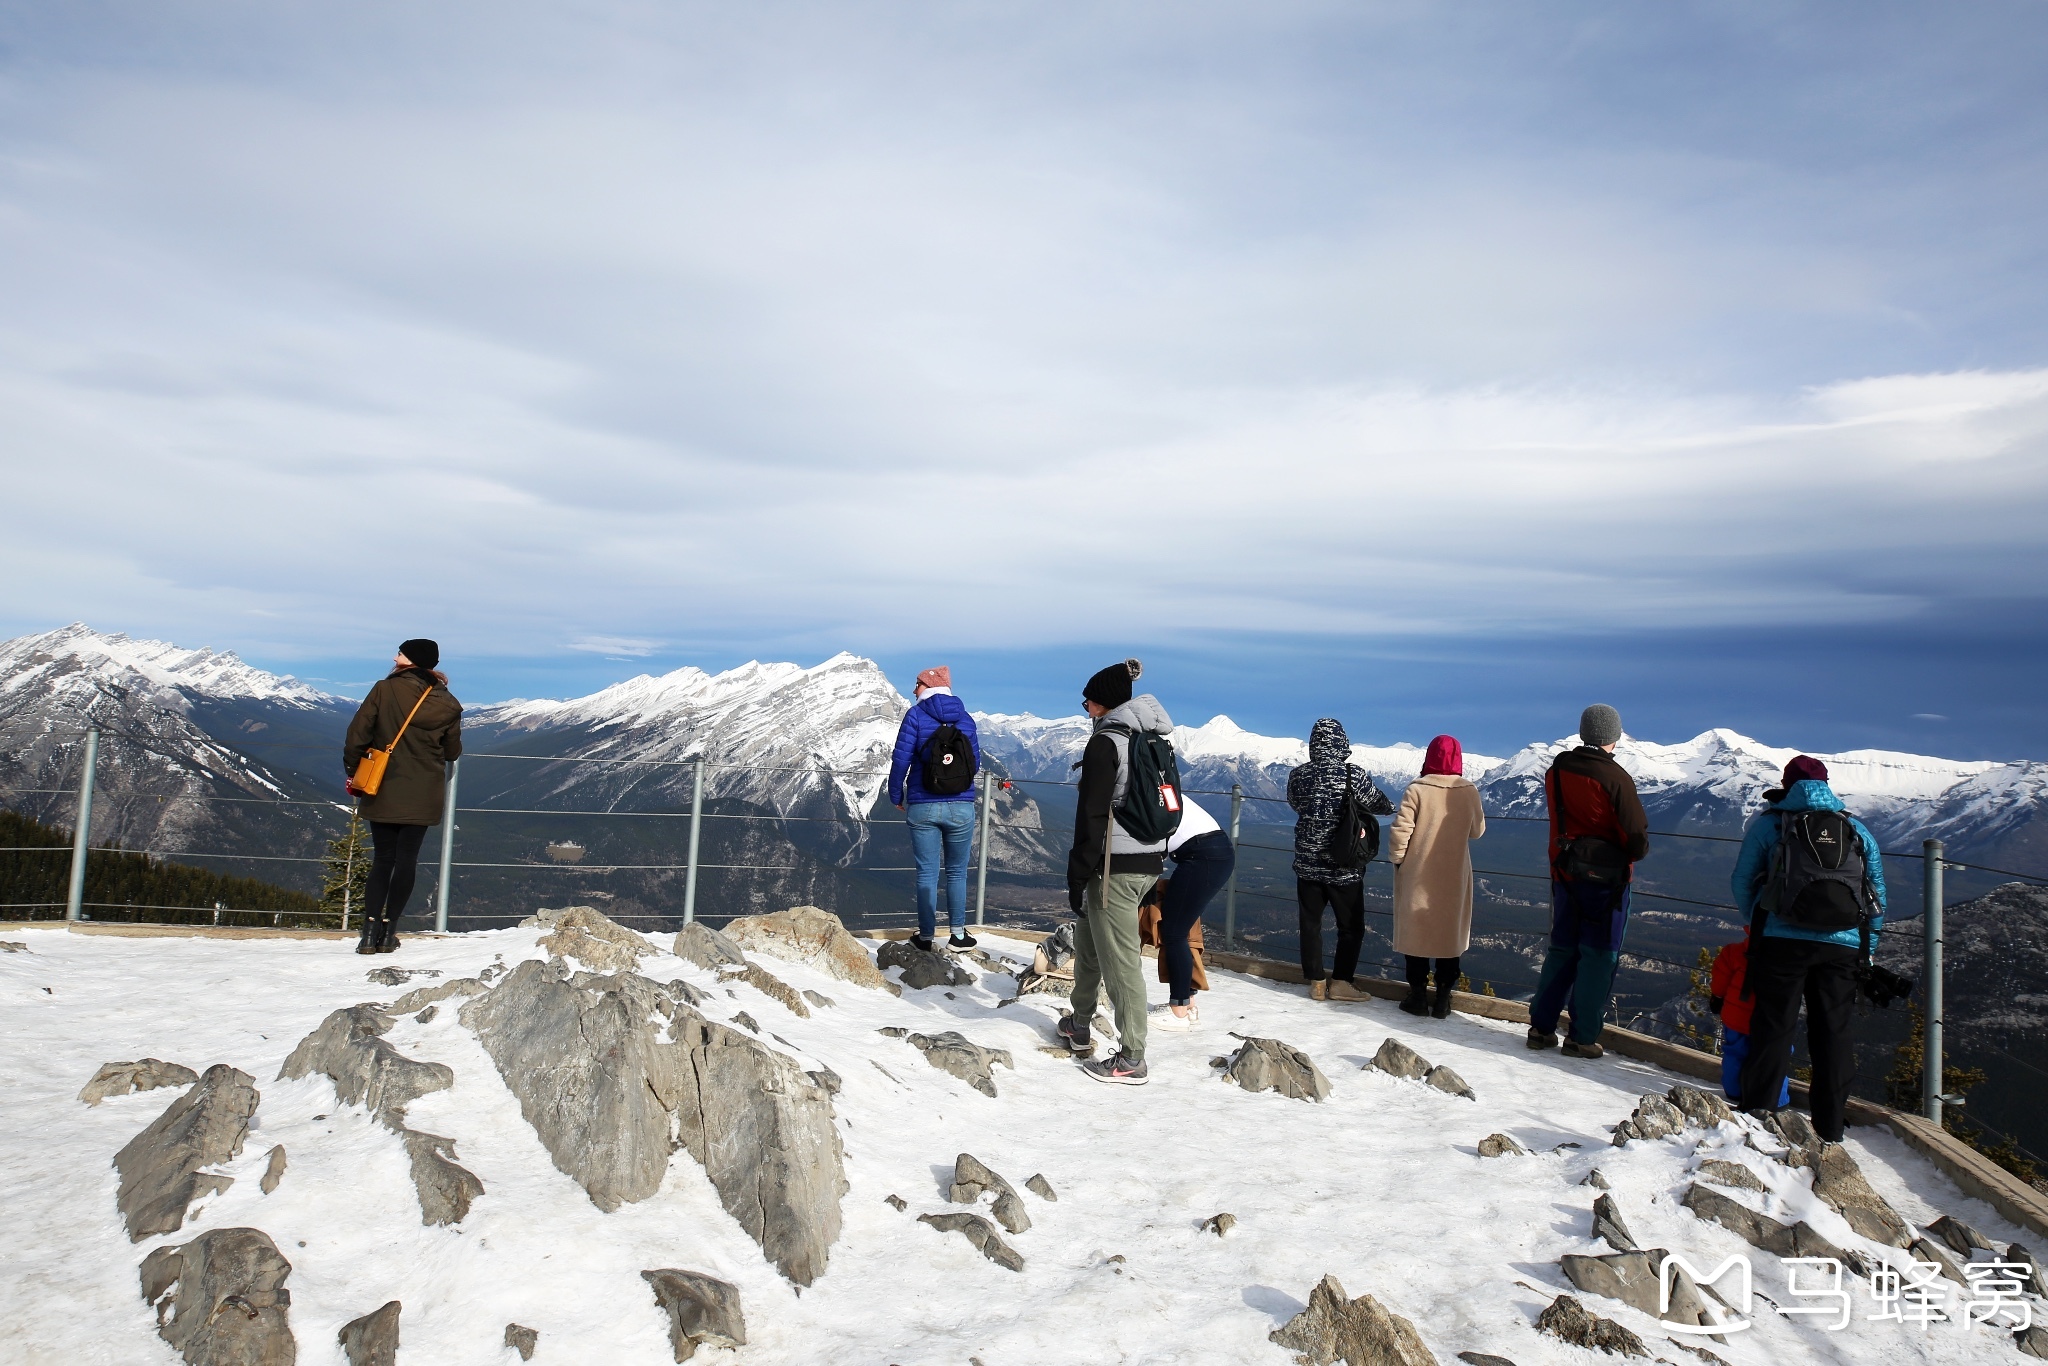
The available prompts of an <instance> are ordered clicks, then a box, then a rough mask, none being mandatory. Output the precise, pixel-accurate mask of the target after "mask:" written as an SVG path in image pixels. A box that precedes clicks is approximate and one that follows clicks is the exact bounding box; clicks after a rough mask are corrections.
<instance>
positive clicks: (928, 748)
mask: <svg viewBox="0 0 2048 1366" xmlns="http://www.w3.org/2000/svg"><path fill="white" fill-rule="evenodd" d="M923 758H924V790H925V791H927V792H929V793H931V794H932V795H933V796H934V797H957V796H959V795H960V794H961V793H962V792H965V791H966V790H967V789H968V788H970V787H972V786H974V746H973V745H972V744H971V743H969V741H968V739H967V737H966V736H965V735H964V734H962V733H961V730H960V728H959V727H958V726H956V725H954V724H953V723H952V722H951V721H941V722H940V723H939V728H938V729H937V730H936V731H934V732H932V738H931V739H929V740H927V741H925V742H924V754H923Z"/></svg>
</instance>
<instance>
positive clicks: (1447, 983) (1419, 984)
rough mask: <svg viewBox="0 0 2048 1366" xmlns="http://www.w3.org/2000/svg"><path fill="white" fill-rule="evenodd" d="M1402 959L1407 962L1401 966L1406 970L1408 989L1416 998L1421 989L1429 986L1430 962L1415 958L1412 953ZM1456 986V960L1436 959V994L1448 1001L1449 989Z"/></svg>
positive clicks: (1404, 955) (1425, 959)
mask: <svg viewBox="0 0 2048 1366" xmlns="http://www.w3.org/2000/svg"><path fill="white" fill-rule="evenodd" d="M1402 957H1403V958H1405V959H1407V960H1408V961H1407V962H1406V963H1404V964H1403V965H1402V966H1404V967H1406V968H1407V969H1408V989H1409V990H1410V991H1412V992H1414V993H1415V994H1416V995H1417V996H1420V995H1421V994H1422V990H1423V988H1424V987H1426V986H1427V985H1429V963H1430V960H1429V959H1427V958H1417V957H1416V956H1415V955H1414V954H1412V953H1408V954H1403V955H1402ZM1457 985H1458V960H1457V959H1455V958H1439V959H1437V960H1436V994H1437V995H1438V996H1439V997H1441V998H1443V999H1445V1000H1449V999H1450V995H1451V989H1452V988H1453V987H1455V986H1457Z"/></svg>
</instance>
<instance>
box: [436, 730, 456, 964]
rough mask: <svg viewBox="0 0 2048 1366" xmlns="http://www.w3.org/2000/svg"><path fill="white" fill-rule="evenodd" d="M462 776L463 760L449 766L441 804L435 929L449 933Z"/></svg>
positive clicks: (442, 932) (452, 762)
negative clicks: (457, 789)
mask: <svg viewBox="0 0 2048 1366" xmlns="http://www.w3.org/2000/svg"><path fill="white" fill-rule="evenodd" d="M461 776H462V760H460V759H455V760H452V761H451V762H450V763H449V765H448V795H447V796H446V797H445V798H443V799H442V802H441V885H440V887H439V888H437V889H436V892H435V896H434V929H435V930H436V931H437V932H439V933H441V934H446V933H448V893H449V891H450V890H451V889H450V888H449V886H448V882H449V878H450V876H451V875H452V874H453V873H454V871H455V782H456V779H458V778H460V777H461Z"/></svg>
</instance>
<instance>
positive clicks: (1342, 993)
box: [1327, 977, 1372, 1001]
mask: <svg viewBox="0 0 2048 1366" xmlns="http://www.w3.org/2000/svg"><path fill="white" fill-rule="evenodd" d="M1327 992H1328V995H1329V998H1330V999H1331V1000H1333V1001H1370V1000H1371V999H1372V997H1370V996H1368V995H1366V994H1365V993H1364V992H1362V991H1360V990H1359V989H1358V988H1357V987H1355V986H1353V985H1351V983H1349V982H1347V981H1345V980H1344V979H1343V978H1342V977H1332V978H1331V979H1330V981H1329V986H1328V988H1327Z"/></svg>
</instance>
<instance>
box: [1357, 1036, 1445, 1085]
mask: <svg viewBox="0 0 2048 1366" xmlns="http://www.w3.org/2000/svg"><path fill="white" fill-rule="evenodd" d="M1366 1065H1367V1066H1368V1067H1373V1068H1377V1069H1378V1070H1379V1071H1382V1072H1385V1073H1386V1074H1387V1075H1388V1076H1390V1077H1402V1078H1405V1079H1407V1080H1409V1081H1420V1080H1422V1079H1423V1078H1424V1077H1426V1076H1428V1075H1429V1060H1428V1059H1426V1058H1424V1057H1423V1056H1422V1055H1421V1054H1420V1053H1417V1052H1416V1051H1415V1050H1414V1049H1412V1048H1410V1047H1409V1046H1408V1045H1407V1044H1405V1043H1402V1042H1401V1041H1400V1040H1399V1039H1396V1038H1392V1037H1389V1038H1388V1039H1386V1040H1385V1041H1384V1042H1383V1043H1381V1044H1380V1047H1379V1051H1378V1052H1377V1053H1374V1054H1373V1055H1372V1061H1371V1062H1370V1063H1367V1064H1366Z"/></svg>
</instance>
